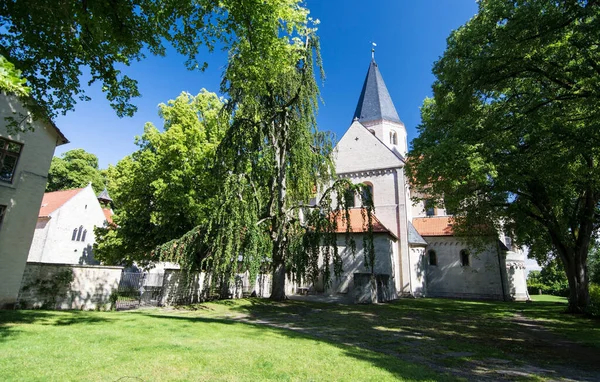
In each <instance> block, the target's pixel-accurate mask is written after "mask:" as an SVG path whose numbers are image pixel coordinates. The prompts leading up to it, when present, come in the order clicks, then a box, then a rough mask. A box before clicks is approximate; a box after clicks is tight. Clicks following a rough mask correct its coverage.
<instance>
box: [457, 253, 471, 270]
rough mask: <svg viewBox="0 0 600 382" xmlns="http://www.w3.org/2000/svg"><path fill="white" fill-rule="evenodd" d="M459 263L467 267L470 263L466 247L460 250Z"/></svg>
mask: <svg viewBox="0 0 600 382" xmlns="http://www.w3.org/2000/svg"><path fill="white" fill-rule="evenodd" d="M460 264H461V265H462V266H463V267H468V266H469V265H471V262H470V259H469V251H467V250H466V249H463V250H462V251H460Z"/></svg>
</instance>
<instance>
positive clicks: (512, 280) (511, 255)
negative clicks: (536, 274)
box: [505, 249, 529, 301]
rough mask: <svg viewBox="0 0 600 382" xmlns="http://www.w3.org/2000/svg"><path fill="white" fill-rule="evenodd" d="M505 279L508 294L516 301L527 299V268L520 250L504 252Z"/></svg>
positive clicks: (523, 254)
mask: <svg viewBox="0 0 600 382" xmlns="http://www.w3.org/2000/svg"><path fill="white" fill-rule="evenodd" d="M505 263H506V279H507V286H508V290H507V292H508V294H509V295H510V297H511V299H513V300H516V301H526V300H529V293H528V292H527V275H526V273H527V270H526V268H527V267H526V266H525V253H524V252H523V251H522V250H519V249H516V250H515V251H508V252H506V261H505Z"/></svg>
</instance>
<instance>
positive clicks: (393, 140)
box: [390, 131, 398, 145]
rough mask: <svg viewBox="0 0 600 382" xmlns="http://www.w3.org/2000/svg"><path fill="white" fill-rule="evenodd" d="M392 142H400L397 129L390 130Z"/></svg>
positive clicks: (394, 143) (395, 143)
mask: <svg viewBox="0 0 600 382" xmlns="http://www.w3.org/2000/svg"><path fill="white" fill-rule="evenodd" d="M390 143H391V144H392V145H397V144H398V134H396V132H395V131H390Z"/></svg>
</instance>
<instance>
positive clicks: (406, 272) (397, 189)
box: [314, 59, 528, 302]
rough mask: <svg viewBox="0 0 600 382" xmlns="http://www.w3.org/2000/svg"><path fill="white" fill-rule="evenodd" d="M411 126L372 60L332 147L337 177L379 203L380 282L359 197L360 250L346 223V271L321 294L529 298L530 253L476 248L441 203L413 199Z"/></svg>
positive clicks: (507, 246) (355, 221)
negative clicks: (366, 244) (370, 261)
mask: <svg viewBox="0 0 600 382" xmlns="http://www.w3.org/2000/svg"><path fill="white" fill-rule="evenodd" d="M407 152H408V144H407V132H406V128H405V126H404V123H403V122H402V120H401V119H400V117H399V115H398V112H397V111H396V108H395V106H394V103H393V101H392V98H391V97H390V94H389V92H388V89H387V87H386V85H385V82H384V80H383V77H382V75H381V72H380V70H379V67H378V65H377V63H376V62H375V60H374V59H373V60H372V61H371V62H370V64H369V69H368V71H367V76H366V78H365V81H364V84H363V87H362V91H361V93H360V96H359V99H358V104H357V106H356V111H355V112H354V116H353V120H352V123H351V125H350V127H348V130H347V131H346V133H345V134H344V135H343V136H342V138H341V139H340V140H339V142H338V144H337V146H336V149H335V151H334V161H335V166H336V172H337V175H338V176H339V177H341V178H346V179H348V180H350V181H351V182H352V183H355V184H358V183H363V184H365V185H367V186H368V187H369V189H370V191H371V195H372V198H373V204H374V207H375V208H374V216H373V234H374V246H375V256H376V259H375V265H374V273H375V279H376V286H375V285H374V284H375V283H374V282H372V281H370V280H371V279H372V278H371V273H370V270H369V269H368V268H367V267H366V266H365V260H364V253H363V250H362V235H363V234H364V232H365V227H364V226H365V225H364V224H363V217H362V213H361V207H360V203H361V201H360V200H358V199H360V197H357V200H356V201H355V206H356V207H355V208H353V209H352V210H351V211H350V212H351V226H352V235H354V236H355V241H356V245H357V246H356V253H355V255H353V254H351V253H350V250H349V249H346V248H345V239H344V232H345V228H343V227H344V225H343V224H340V225H339V226H340V228H339V229H340V232H339V235H338V236H339V238H338V248H339V249H340V251H341V253H342V256H343V270H344V273H343V275H342V276H341V277H340V278H336V277H335V276H333V277H332V282H331V283H330V284H329V285H324V284H322V283H321V285H315V286H314V288H315V289H316V292H320V293H324V294H326V295H332V296H335V295H338V296H346V297H347V298H348V299H352V300H353V301H354V302H378V301H379V302H381V301H387V300H392V299H396V298H399V297H451V298H468V299H494V300H526V299H528V295H527V287H526V282H525V265H524V260H525V255H524V253H523V252H522V251H521V250H520V249H518V248H513V247H512V246H511V242H510V238H508V237H499V238H497V239H495V240H491V242H490V245H489V248H487V249H486V250H484V251H476V250H474V249H472V248H470V247H469V245H468V243H466V242H465V240H464V239H462V238H460V237H458V236H455V235H454V232H453V229H452V223H453V220H452V216H450V215H449V214H448V212H447V211H446V210H445V209H443V208H426V206H425V205H424V203H423V202H417V203H414V202H413V201H412V200H411V197H413V196H415V195H414V194H413V191H412V190H411V185H410V183H409V180H408V178H407V177H406V174H405V169H404V167H405V163H406V160H405V158H406V154H407Z"/></svg>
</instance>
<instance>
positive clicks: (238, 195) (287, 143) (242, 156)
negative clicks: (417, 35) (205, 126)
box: [154, 0, 374, 300]
mask: <svg viewBox="0 0 600 382" xmlns="http://www.w3.org/2000/svg"><path fill="white" fill-rule="evenodd" d="M228 14H229V17H230V19H231V20H232V27H233V32H234V35H235V36H236V41H235V43H233V44H232V48H231V49H230V52H229V57H230V59H229V63H228V65H227V68H226V71H225V73H224V77H223V82H222V83H223V87H222V90H223V92H224V93H226V94H227V95H228V96H229V100H228V104H227V110H228V111H229V113H230V115H231V121H232V124H231V127H230V128H229V129H228V131H227V133H226V135H225V138H224V139H223V141H222V142H221V144H220V145H219V148H218V150H217V155H216V158H217V161H216V162H215V166H214V168H213V173H214V174H215V175H214V176H215V178H217V179H219V180H220V181H219V183H218V188H217V189H216V190H215V195H216V196H217V199H216V201H215V204H214V207H215V209H214V210H213V211H212V212H211V215H210V218H209V220H208V222H207V225H206V226H200V227H197V228H195V229H193V230H191V231H190V232H188V233H187V234H186V235H184V236H183V237H182V238H180V239H177V240H174V241H172V242H168V243H166V244H164V245H162V246H160V247H159V248H157V250H156V251H155V252H154V253H155V255H156V256H160V257H161V258H162V259H164V260H170V261H177V262H179V263H180V264H182V265H183V266H184V269H185V270H187V271H189V272H192V271H198V270H201V269H206V270H208V271H209V272H211V274H212V275H213V276H215V277H211V278H210V279H211V280H213V281H215V280H216V283H217V284H225V285H226V284H227V281H228V280H231V279H232V278H233V277H234V276H235V273H237V272H238V271H240V270H241V271H245V270H248V271H249V272H250V274H251V277H252V275H254V274H256V272H258V269H259V268H261V267H265V266H267V265H268V266H269V268H270V269H271V271H272V274H273V280H272V291H271V299H274V300H283V299H285V297H286V296H285V281H286V275H289V274H292V273H293V274H295V276H296V277H297V278H304V279H305V280H306V279H308V280H309V281H313V280H315V279H316V277H317V275H318V274H319V273H320V269H319V259H320V256H322V260H323V265H324V267H325V270H324V272H323V276H324V280H325V281H326V282H327V281H328V280H329V277H330V269H329V265H330V264H331V263H332V264H333V271H334V273H335V274H337V275H339V274H340V273H341V256H340V254H339V253H338V251H337V247H336V233H335V231H336V229H337V227H336V225H337V220H338V219H336V218H335V216H336V215H337V214H342V216H345V217H346V219H345V221H346V224H347V228H346V229H347V230H349V221H348V220H349V219H348V217H349V214H348V211H347V207H348V205H349V200H350V198H347V197H346V196H347V194H348V193H347V192H346V191H349V192H357V190H358V189H359V188H360V186H356V185H352V184H350V183H349V182H348V181H344V180H335V178H334V176H333V175H334V174H333V164H332V161H331V151H332V143H331V138H330V136H329V135H328V134H325V133H322V132H319V131H318V129H317V125H316V118H315V113H316V109H317V102H318V94H319V93H318V86H317V81H316V79H315V75H316V73H315V72H314V71H315V68H320V67H321V62H320V57H319V45H318V39H317V37H316V28H315V27H314V25H313V24H314V23H313V21H312V20H311V19H310V18H309V17H308V10H306V9H305V8H303V7H301V6H300V5H299V2H298V1H295V0H291V1H260V2H254V6H253V7H247V8H246V7H237V6H231V7H230V8H228ZM321 73H322V72H321ZM317 190H319V191H320V192H319V194H320V195H319V201H318V203H317V204H316V205H310V204H309V200H310V199H311V198H312V197H314V196H316V195H315V194H316V191H317ZM371 209H372V206H368V207H367V211H366V212H365V213H366V215H367V217H368V219H369V220H370V219H371V214H370V212H371ZM344 211H346V212H345V213H344ZM348 232H349V231H348ZM366 236H368V237H369V239H370V243H372V236H369V235H366ZM347 238H348V239H349V242H350V244H351V240H350V235H347ZM322 248H323V250H321V249H322ZM365 248H367V251H366V252H367V253H366V256H367V260H368V261H369V260H371V262H370V263H369V264H371V267H372V264H373V262H372V260H373V257H374V250H373V246H372V245H370V246H369V245H367V246H365Z"/></svg>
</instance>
